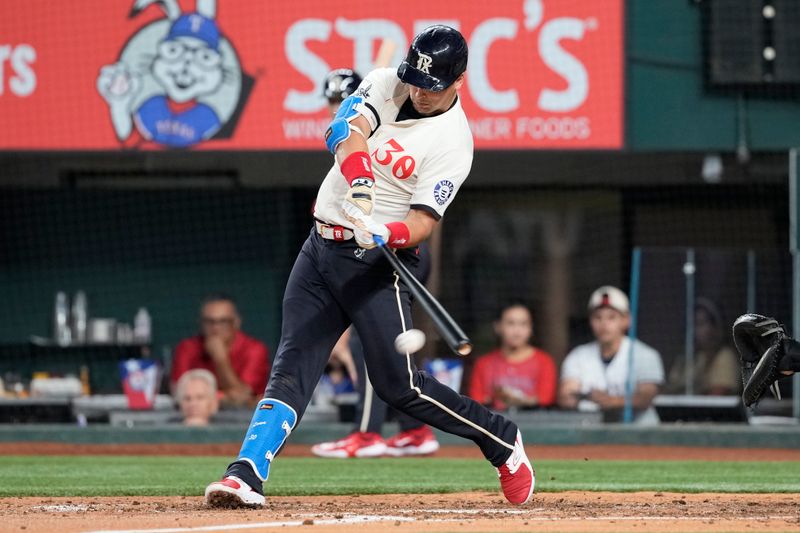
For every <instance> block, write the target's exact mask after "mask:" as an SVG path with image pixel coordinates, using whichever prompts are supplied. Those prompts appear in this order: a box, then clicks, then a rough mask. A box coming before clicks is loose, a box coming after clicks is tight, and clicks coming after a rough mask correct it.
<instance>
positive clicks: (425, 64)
mask: <svg viewBox="0 0 800 533" xmlns="http://www.w3.org/2000/svg"><path fill="white" fill-rule="evenodd" d="M432 64H433V58H432V57H431V56H429V55H428V54H423V53H422V52H419V53H418V57H417V70H419V71H420V72H424V73H425V74H430V73H431V65H432Z"/></svg>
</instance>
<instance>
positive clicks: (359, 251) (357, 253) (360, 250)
mask: <svg viewBox="0 0 800 533" xmlns="http://www.w3.org/2000/svg"><path fill="white" fill-rule="evenodd" d="M365 252H366V250H365V249H363V248H356V249H355V250H353V255H354V256H356V257H357V258H359V259H364V253H365Z"/></svg>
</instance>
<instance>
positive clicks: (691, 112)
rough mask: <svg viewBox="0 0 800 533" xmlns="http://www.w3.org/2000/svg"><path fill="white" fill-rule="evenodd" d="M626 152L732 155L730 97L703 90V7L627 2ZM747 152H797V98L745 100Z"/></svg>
mask: <svg viewBox="0 0 800 533" xmlns="http://www.w3.org/2000/svg"><path fill="white" fill-rule="evenodd" d="M626 21H627V22H626V24H627V36H626V37H627V39H626V41H627V42H626V56H627V61H626V70H627V74H626V77H627V91H626V100H627V105H626V146H627V148H628V149H631V150H643V151H646V150H692V151H694V150H719V151H733V150H735V149H736V145H737V138H738V130H737V124H738V117H737V113H738V108H739V107H740V106H739V103H738V98H737V95H736V93H735V92H728V91H725V92H722V91H712V90H709V89H707V88H706V87H705V82H704V80H705V76H704V59H703V42H702V41H703V34H702V31H703V25H702V12H701V8H700V7H699V6H698V5H697V4H695V3H694V2H689V1H688V0H685V1H673V0H628V2H627V13H626ZM743 110H744V114H745V117H744V118H745V124H746V130H747V139H748V143H749V146H750V149H751V150H782V149H785V148H788V147H791V146H800V128H799V127H798V126H797V124H798V123H800V101H798V99H797V98H796V97H794V98H785V99H770V98H765V97H745V98H744V101H743Z"/></svg>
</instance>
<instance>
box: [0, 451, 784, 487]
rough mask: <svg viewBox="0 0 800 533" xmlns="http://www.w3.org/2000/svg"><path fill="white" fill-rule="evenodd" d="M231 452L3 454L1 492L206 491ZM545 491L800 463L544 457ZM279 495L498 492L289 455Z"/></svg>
mask: <svg viewBox="0 0 800 533" xmlns="http://www.w3.org/2000/svg"><path fill="white" fill-rule="evenodd" d="M227 462H228V461H227V459H226V458H223V457H152V456H150V457H132V456H121V457H109V456H43V457H33V456H3V457H0V479H2V480H3V483H2V485H0V496H6V497H7V496H123V495H130V496H136V495H141V496H144V495H154V496H155V495H187V496H188V495H200V494H202V491H203V489H204V488H205V486H206V484H207V483H208V482H209V481H212V480H214V479H217V478H218V477H219V476H220V475H221V474H222V472H223V471H224V469H225V466H226V465H227ZM536 468H537V486H538V490H540V491H547V492H557V491H564V490H589V491H599V490H604V491H638V490H645V491H668V492H800V463H796V462H757V463H755V462H753V463H749V462H701V461H539V462H537V463H536ZM268 485H269V486H268V487H267V492H268V493H269V494H274V495H309V494H381V493H397V492H404V493H437V492H459V491H467V490H483V491H497V490H498V483H497V475H496V474H495V471H494V469H492V468H491V466H490V465H489V464H488V463H487V462H485V461H483V460H477V459H444V458H443V459H435V458H434V459H380V460H352V461H340V460H335V459H312V458H285V459H279V460H278V461H277V462H276V464H275V467H274V468H273V471H272V473H271V475H270V480H269V484H268Z"/></svg>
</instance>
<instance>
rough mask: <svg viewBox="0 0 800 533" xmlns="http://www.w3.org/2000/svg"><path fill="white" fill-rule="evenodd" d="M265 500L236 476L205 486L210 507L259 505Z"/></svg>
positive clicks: (230, 507) (229, 507) (233, 507)
mask: <svg viewBox="0 0 800 533" xmlns="http://www.w3.org/2000/svg"><path fill="white" fill-rule="evenodd" d="M265 501H266V500H265V499H264V496H262V495H261V494H259V493H257V492H256V491H254V490H253V489H252V488H250V485H248V484H247V483H245V482H244V481H242V480H241V479H239V478H238V477H236V476H228V477H226V478H223V479H222V481H215V482H214V483H212V484H210V485H209V486H208V487H206V504H207V505H209V506H211V507H224V508H228V509H235V508H237V507H261V506H262V505H264V502H265Z"/></svg>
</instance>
